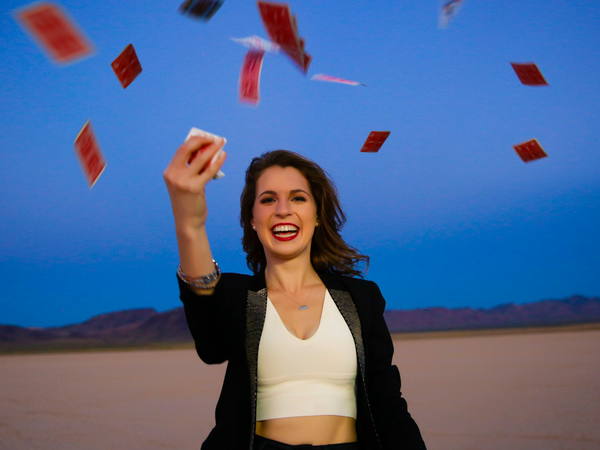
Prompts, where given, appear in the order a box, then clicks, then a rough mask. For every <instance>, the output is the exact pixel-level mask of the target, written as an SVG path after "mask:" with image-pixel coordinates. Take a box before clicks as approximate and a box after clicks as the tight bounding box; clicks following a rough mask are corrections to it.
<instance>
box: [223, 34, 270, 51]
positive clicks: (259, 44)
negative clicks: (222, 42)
mask: <svg viewBox="0 0 600 450" xmlns="http://www.w3.org/2000/svg"><path fill="white" fill-rule="evenodd" d="M229 39H231V40H232V41H233V42H235V43H236V44H240V45H243V46H244V47H248V48H249V49H250V50H254V51H258V52H268V53H279V49H280V47H279V45H277V44H275V43H273V42H269V41H267V40H266V39H263V38H261V37H258V36H256V35H254V36H250V37H247V38H240V39H237V38H229Z"/></svg>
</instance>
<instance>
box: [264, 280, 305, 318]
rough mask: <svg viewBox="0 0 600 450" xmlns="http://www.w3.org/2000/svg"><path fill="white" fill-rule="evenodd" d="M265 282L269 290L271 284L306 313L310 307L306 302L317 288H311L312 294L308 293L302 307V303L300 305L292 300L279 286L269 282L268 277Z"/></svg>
mask: <svg viewBox="0 0 600 450" xmlns="http://www.w3.org/2000/svg"><path fill="white" fill-rule="evenodd" d="M265 281H266V282H267V289H268V288H269V284H270V285H271V286H274V287H276V288H277V289H278V290H279V292H281V293H282V294H283V295H285V296H286V297H287V298H288V299H290V300H291V301H293V302H294V303H295V304H296V305H298V310H300V311H304V310H305V309H308V305H307V304H306V302H307V301H308V299H309V298H310V294H312V291H313V289H314V288H315V286H314V285H313V287H311V288H310V292H309V293H308V297H306V300H304V302H305V304H304V305H301V304H300V303H298V302H297V301H296V300H294V299H292V298H290V297H289V296H288V295H287V294H286V293H285V292H283V289H281V288H280V287H278V286H275V285H274V284H273V283H271V282H270V281H268V280H267V277H265Z"/></svg>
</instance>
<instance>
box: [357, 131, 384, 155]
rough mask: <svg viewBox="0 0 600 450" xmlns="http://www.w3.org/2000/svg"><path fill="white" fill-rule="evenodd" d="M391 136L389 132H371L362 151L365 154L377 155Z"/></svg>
mask: <svg viewBox="0 0 600 450" xmlns="http://www.w3.org/2000/svg"><path fill="white" fill-rule="evenodd" d="M389 135H390V132H389V131H371V133H370V134H369V137H368V138H367V140H366V141H365V144H364V145H363V146H362V148H361V149H360V151H361V152H364V153H377V152H378V151H379V149H380V148H381V146H382V145H383V143H384V142H385V140H386V139H387V138H388V136H389Z"/></svg>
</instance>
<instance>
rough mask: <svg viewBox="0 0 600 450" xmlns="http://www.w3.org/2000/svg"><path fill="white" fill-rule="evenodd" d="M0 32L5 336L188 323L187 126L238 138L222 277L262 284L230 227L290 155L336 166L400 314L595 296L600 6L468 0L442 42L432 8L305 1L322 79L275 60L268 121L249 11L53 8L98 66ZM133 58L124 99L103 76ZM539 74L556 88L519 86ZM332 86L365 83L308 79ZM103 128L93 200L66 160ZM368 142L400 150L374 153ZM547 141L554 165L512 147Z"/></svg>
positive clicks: (214, 215) (269, 59) (377, 273)
mask: <svg viewBox="0 0 600 450" xmlns="http://www.w3.org/2000/svg"><path fill="white" fill-rule="evenodd" d="M27 3H28V2H22V1H10V0H8V1H7V0H5V1H3V2H2V10H3V11H2V13H3V14H1V15H0V30H1V31H0V33H1V37H2V45H1V46H0V58H1V60H2V62H3V63H2V65H0V85H1V86H2V88H1V91H0V92H1V94H0V95H1V97H0V99H1V101H0V108H1V110H0V114H1V116H2V121H1V122H0V286H1V289H0V323H3V324H16V325H23V326H54V325H62V324H66V323H73V322H78V321H82V320H85V319H87V318H89V317H91V316H93V315H95V314H99V313H103V312H109V311H114V310H119V309H127V308H137V307H154V308H156V309H158V310H159V311H163V310H167V309H171V308H175V307H178V306H179V305H180V303H179V299H178V291H177V286H176V282H175V270H176V267H177V263H178V257H177V247H176V241H175V235H174V229H173V220H172V216H171V211H170V205H169V200H168V195H167V192H166V189H165V187H164V182H163V180H162V171H163V170H164V168H165V167H166V165H167V164H168V162H169V160H170V158H171V156H172V154H173V153H174V151H175V150H176V149H177V147H178V146H179V145H180V144H181V142H182V141H183V139H184V138H185V136H186V135H187V133H188V131H189V129H190V128H191V127H192V126H196V127H198V128H201V129H204V130H207V131H211V132H213V133H216V134H219V135H221V136H225V137H226V138H227V140H228V143H227V146H226V150H227V151H228V154H229V158H228V160H227V162H226V163H225V166H224V168H223V170H224V172H225V173H226V177H225V178H224V179H222V180H219V181H216V182H213V183H211V184H210V185H209V187H208V196H209V222H208V230H209V237H210V239H211V243H212V248H213V253H214V255H215V257H216V259H217V260H218V261H219V263H220V265H221V267H222V268H223V270H225V271H236V272H245V273H248V269H247V268H246V267H245V259H244V255H243V253H242V251H241V246H240V237H241V228H240V227H239V224H238V214H239V194H240V192H241V189H242V186H243V184H242V183H243V174H244V171H245V169H246V167H247V165H248V163H249V162H250V160H251V158H252V157H253V156H256V155H258V154H260V153H262V152H264V151H266V150H272V149H277V148H285V149H289V150H294V151H297V152H300V153H302V154H304V155H306V156H308V157H310V158H312V159H314V160H315V161H317V162H318V163H319V164H321V165H322V167H324V168H325V169H326V170H327V171H328V172H329V173H330V175H331V176H332V177H333V179H334V180H335V181H336V183H337V186H338V189H339V191H340V194H341V199H342V203H343V205H344V207H345V210H346V212H347V214H348V217H349V220H348V224H347V226H346V228H345V231H344V237H345V238H346V240H347V241H348V242H349V243H350V244H352V245H354V246H356V247H358V248H359V249H360V250H361V251H362V252H363V253H366V254H369V255H370V256H371V258H372V260H371V261H372V262H371V269H370V271H369V273H368V275H367V278H369V279H372V280H374V281H376V282H377V283H378V284H379V285H380V287H381V289H382V292H383V293H384V296H385V297H386V299H387V301H388V308H418V307H428V306H446V307H459V306H472V307H489V306H493V305H497V304H500V303H506V302H516V303H524V302H531V301H536V300H540V299H544V298H563V297H567V296H570V295H572V294H584V295H600V276H599V275H600V238H599V233H598V229H599V226H598V224H599V223H600V209H599V205H600V177H599V176H598V175H599V173H600V131H599V130H600V126H599V123H598V118H599V117H600V88H599V86H598V81H599V80H598V73H600V31H599V30H600V4H599V3H598V2H595V1H581V2H577V4H573V3H572V2H568V1H566V0H565V1H562V0H554V1H553V0H551V1H533V0H520V1H516V0H507V1H504V2H483V1H479V2H477V1H473V0H466V2H465V3H464V6H463V8H462V10H461V11H460V12H459V13H458V15H457V16H456V17H455V19H454V20H453V22H452V23H451V24H450V26H449V27H448V28H447V29H445V30H439V29H438V28H437V15H438V8H439V4H438V3H437V2H436V1H435V0H433V1H422V0H419V1H417V0H413V1H378V2H369V3H365V2H355V1H343V0H340V1H337V0H328V1H303V2H300V1H296V0H294V1H291V2H290V5H291V8H292V11H293V12H294V13H295V14H296V15H297V17H298V26H299V31H300V34H301V35H302V36H303V37H304V38H305V40H306V49H307V51H308V52H309V53H310V54H311V55H312V56H313V62H312V65H311V67H310V69H309V72H308V77H304V76H303V75H302V74H301V73H300V72H299V71H298V70H297V69H296V67H295V66H294V64H293V63H292V62H291V61H290V60H288V59H287V58H286V57H285V56H283V55H270V54H267V55H266V56H265V61H264V64H263V69H262V77H261V102H260V105H259V107H258V108H251V107H248V106H244V105H241V104H239V103H238V90H237V86H238V77H239V71H240V67H241V64H242V61H243V58H244V55H245V52H246V49H245V48H243V47H241V46H238V45H236V44H235V43H233V42H231V41H230V40H229V38H230V37H246V36H250V35H253V34H257V35H259V36H261V37H264V38H267V35H266V32H265V30H264V28H263V26H262V23H261V20H260V17H259V14H258V10H257V8H256V3H255V2H253V1H241V0H237V1H236V0H226V1H225V3H224V4H223V6H222V7H221V9H220V10H219V11H218V12H217V14H216V15H215V16H214V17H213V19H212V20H211V21H210V22H209V23H203V22H198V21H194V20H192V19H189V18H187V17H184V16H182V15H180V14H179V13H178V12H177V9H178V7H179V3H180V2H179V1H178V0H177V1H164V2H147V1H143V2H142V1H138V0H131V1H128V2H116V1H105V2H91V1H61V2H60V4H61V5H62V6H63V7H64V8H65V9H66V10H67V11H68V12H69V14H70V15H71V16H72V17H73V18H74V20H75V21H76V22H77V23H78V25H79V26H80V27H81V28H82V29H83V30H84V31H85V33H86V35H87V36H88V37H89V39H90V40H91V41H92V42H93V44H94V46H95V48H96V53H95V55H94V56H93V57H90V58H87V59H85V60H82V61H80V62H78V63H76V64H72V65H69V66H66V67H61V66H56V65H54V64H53V63H52V62H50V61H49V60H48V59H47V58H46V57H45V56H44V54H43V53H42V52H41V51H40V49H39V48H38V47H37V46H36V45H35V44H34V43H33V42H32V41H31V40H30V38H29V37H28V36H27V35H26V34H25V33H24V32H23V31H22V30H21V29H20V28H19V26H18V24H17V23H16V22H15V21H14V19H13V16H12V11H14V10H15V9H16V8H19V7H21V6H24V5H26V4H27ZM129 43H133V45H134V47H135V49H136V52H137V54H138V57H139V59H140V62H141V64H142V67H143V72H142V74H141V75H140V76H139V77H138V78H137V79H136V80H135V81H134V82H133V83H132V84H131V85H130V86H129V87H128V88H127V89H125V90H123V89H122V88H121V86H120V84H119V82H118V81H117V79H116V77H115V75H114V73H113V72H112V69H111V67H110V63H111V62H112V60H113V59H114V58H115V57H116V56H117V55H118V54H119V53H120V52H121V50H122V49H123V48H124V47H125V46H126V45H127V44H129ZM510 61H513V62H528V61H534V62H536V63H537V64H538V66H539V67H540V69H541V71H542V73H543V74H544V76H545V77H546V79H547V80H548V82H549V84H550V86H549V87H528V86H523V85H522V84H521V83H520V82H519V81H518V79H517V77H516V75H515V74H514V72H513V70H512V68H511V66H510ZM315 73H326V74H330V75H334V76H339V77H343V78H347V79H351V80H357V81H360V82H362V83H365V84H367V85H368V86H367V87H350V86H345V85H337V84H330V83H322V82H316V81H310V76H311V75H313V74H315ZM88 119H90V120H91V121H92V124H93V126H94V129H95V132H96V135H97V137H98V140H99V142H100V145H101V147H102V150H103V152H104V155H105V157H106V159H107V163H108V164H107V168H106V171H105V172H104V174H103V175H102V176H101V177H100V179H99V181H98V183H97V184H96V186H94V188H93V189H92V190H91V191H90V190H88V188H87V186H86V183H85V180H84V177H83V175H82V173H81V170H80V167H79V165H78V162H77V160H76V158H75V157H74V154H73V141H74V139H75V136H76V135H77V133H78V132H79V130H80V129H81V127H82V126H83V125H84V123H85V122H86V121H87V120H88ZM372 130H389V131H391V135H390V137H389V138H388V140H387V141H386V143H385V144H384V146H383V147H382V149H381V150H380V152H379V153H377V154H363V153H360V152H359V150H360V147H361V146H362V144H363V142H364V141H365V139H366V137H367V135H368V134H369V132H370V131H372ZM532 138H537V139H538V140H539V141H540V143H541V144H542V146H543V147H544V149H545V150H546V152H547V153H548V154H549V157H548V158H545V159H543V160H539V161H534V162H531V163H529V164H525V163H523V162H522V161H521V160H520V159H519V158H518V157H517V156H516V154H515V152H514V150H513V149H512V145H514V144H517V143H520V142H523V141H526V140H529V139H532Z"/></svg>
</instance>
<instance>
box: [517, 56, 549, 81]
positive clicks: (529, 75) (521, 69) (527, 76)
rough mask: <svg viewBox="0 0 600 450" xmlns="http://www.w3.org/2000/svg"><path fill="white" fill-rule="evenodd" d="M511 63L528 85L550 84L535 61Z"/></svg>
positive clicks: (520, 78)
mask: <svg viewBox="0 0 600 450" xmlns="http://www.w3.org/2000/svg"><path fill="white" fill-rule="evenodd" d="M510 65H511V66H512V67H513V69H514V70H515V73H516V74H517V76H518V77H519V80H521V83H523V84H524V85H526V86H548V82H547V81H546V79H545V78H544V75H542V72H540V69H538V66H537V65H536V64H535V63H513V62H511V63H510Z"/></svg>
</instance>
